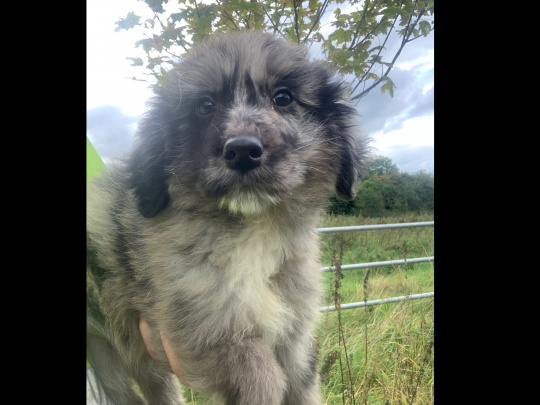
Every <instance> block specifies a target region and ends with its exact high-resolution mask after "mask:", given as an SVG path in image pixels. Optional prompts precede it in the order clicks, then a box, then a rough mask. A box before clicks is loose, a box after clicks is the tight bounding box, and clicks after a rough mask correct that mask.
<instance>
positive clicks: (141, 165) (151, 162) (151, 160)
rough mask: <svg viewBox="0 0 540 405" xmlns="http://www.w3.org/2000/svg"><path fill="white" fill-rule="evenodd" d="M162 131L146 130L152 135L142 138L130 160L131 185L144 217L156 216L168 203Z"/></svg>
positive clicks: (164, 144)
mask: <svg viewBox="0 0 540 405" xmlns="http://www.w3.org/2000/svg"><path fill="white" fill-rule="evenodd" d="M143 131H144V130H143ZM159 132H161V131H153V132H150V131H146V134H148V135H149V136H148V137H146V138H143V137H141V139H142V140H141V142H140V143H139V144H138V146H137V147H136V149H135V150H134V151H133V153H132V155H131V157H130V160H129V162H128V170H129V182H130V186H131V188H133V191H134V193H135V197H136V199H137V208H138V209H139V212H140V213H141V215H142V216H144V217H145V218H152V217H155V216H156V215H157V214H158V213H159V212H160V211H161V210H162V209H163V208H165V207H166V206H167V204H168V203H169V192H168V184H167V183H168V182H167V180H168V178H169V174H168V173H167V171H166V168H167V166H168V164H167V163H168V160H167V153H166V141H165V138H164V137H163V136H159V135H158V133H159Z"/></svg>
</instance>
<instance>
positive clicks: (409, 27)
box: [351, 9, 426, 100]
mask: <svg viewBox="0 0 540 405" xmlns="http://www.w3.org/2000/svg"><path fill="white" fill-rule="evenodd" d="M425 12H426V10H425V9H422V10H421V11H420V13H418V18H417V19H416V20H415V21H414V23H413V24H412V25H411V20H412V15H411V16H410V17H409V21H408V22H407V26H406V27H405V32H404V34H403V39H402V41H401V46H400V47H399V49H398V50H397V52H396V54H395V55H394V58H393V59H392V62H390V64H389V66H388V69H386V72H384V74H383V75H382V76H381V77H380V78H379V80H376V81H375V83H373V84H372V85H371V86H369V87H368V88H367V89H365V90H363V91H362V92H361V93H360V94H358V95H356V96H354V97H351V100H358V99H360V98H362V97H364V96H365V95H366V94H367V93H369V92H370V91H371V89H373V88H375V87H377V86H378V85H379V84H380V83H381V82H382V81H383V80H384V79H386V78H387V77H388V74H389V73H390V71H391V70H392V67H393V66H394V63H395V62H396V60H397V58H398V57H399V55H400V54H401V51H402V50H403V48H404V47H405V44H406V43H407V42H408V41H409V37H410V36H411V34H412V32H413V30H414V27H415V26H416V24H417V23H418V21H420V19H421V18H422V16H423V15H424V13H425ZM396 21H397V14H396V18H395V20H394V23H393V24H392V28H390V32H392V29H393V28H394V25H395V23H396ZM390 32H389V33H388V36H387V37H386V39H385V41H384V43H383V47H384V44H385V43H386V41H387V40H388V37H389V36H390ZM381 50H382V48H381V49H380V50H379V55H380V52H381ZM379 55H377V56H379ZM374 63H375V62H373V64H374ZM373 64H372V65H371V66H370V68H369V70H371V67H373ZM369 70H368V71H369ZM366 74H367V73H366ZM366 74H364V76H362V79H361V80H360V82H359V83H358V84H357V85H356V87H355V88H354V89H353V91H352V92H351V94H352V93H354V91H355V90H356V88H357V87H358V85H359V84H360V83H361V82H362V80H363V79H364V78H365V77H366Z"/></svg>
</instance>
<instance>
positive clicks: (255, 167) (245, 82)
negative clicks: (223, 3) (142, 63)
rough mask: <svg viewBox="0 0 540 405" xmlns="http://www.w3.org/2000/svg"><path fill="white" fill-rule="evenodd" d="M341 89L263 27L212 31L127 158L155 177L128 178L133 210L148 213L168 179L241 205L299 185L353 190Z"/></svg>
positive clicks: (263, 201) (244, 210)
mask: <svg viewBox="0 0 540 405" xmlns="http://www.w3.org/2000/svg"><path fill="white" fill-rule="evenodd" d="M342 92H343V90H342V88H341V86H340V85H339V83H336V82H334V81H333V80H332V77H331V74H330V73H329V72H328V71H327V70H326V69H325V68H324V67H323V66H322V65H320V64H316V63H313V62H310V61H309V60H308V59H307V57H306V56H305V51H304V50H302V49H301V48H299V47H296V46H293V45H290V44H288V43H286V42H285V41H283V40H276V39H275V38H274V37H272V36H270V35H263V34H257V35H246V34H243V35H242V34H240V35H233V36H222V37H217V38H216V39H214V40H213V41H211V42H209V43H207V44H205V45H204V46H202V47H200V48H199V49H197V50H195V51H193V52H191V53H190V54H189V55H188V56H187V57H186V58H185V59H184V60H183V61H182V62H181V63H180V64H179V65H178V67H177V68H176V69H175V70H173V71H172V72H170V74H169V75H168V78H167V81H166V82H165V83H163V85H162V86H161V87H160V88H159V89H158V90H157V97H156V99H155V100H154V108H153V109H152V110H151V112H150V114H149V115H148V116H147V118H146V120H145V122H144V123H143V125H142V126H141V128H142V130H141V135H142V138H141V143H140V145H139V148H138V152H136V153H135V155H134V156H135V159H134V162H135V166H136V169H138V172H139V173H140V174H141V173H144V174H145V175H146V176H147V179H151V181H152V182H153V184H152V185H150V184H143V183H144V181H142V182H141V181H140V180H139V182H138V181H137V180H134V185H135V189H136V193H137V192H139V197H142V198H141V200H140V201H143V202H144V201H146V202H147V204H146V209H147V214H148V215H145V212H144V209H142V208H144V207H142V206H141V204H139V208H140V209H141V212H143V215H145V216H153V215H155V214H156V213H157V212H159V210H161V209H162V208H163V207H164V206H165V205H166V204H167V203H168V202H169V196H170V194H171V191H172V190H174V189H177V190H180V191H181V193H184V194H185V193H186V192H188V193H197V194H199V196H200V198H204V199H206V200H207V201H213V202H215V204H217V206H218V207H219V208H220V209H225V210H228V211H230V212H232V213H241V214H244V215H249V214H256V213H260V212H262V211H264V210H266V209H268V208H269V207H271V206H273V205H276V204H279V203H280V202H282V201H283V200H284V199H285V198H288V196H291V195H293V194H295V193H303V194H305V193H306V190H307V186H309V187H311V188H315V189H317V188H318V191H319V192H321V193H324V190H325V189H326V188H328V187H332V188H333V187H336V189H337V191H338V194H339V195H340V196H342V197H343V198H347V199H349V198H352V197H353V196H354V191H353V186H354V182H355V180H356V176H357V171H358V165H357V161H358V159H359V149H357V148H358V145H357V144H355V143H354V141H353V139H352V137H351V136H350V135H349V131H350V126H351V117H352V116H353V114H354V112H353V109H352V108H350V107H348V106H347V105H346V104H344V103H343V102H342ZM160 145H161V146H160ZM145 151H146V152H145ZM137 164H138V167H137ZM142 177H144V176H142ZM146 183H148V181H147V182H146ZM158 183H163V184H164V185H163V186H162V187H161V188H159V187H157V184H158ZM175 185H177V187H176V186H175ZM175 187H176V188H175ZM149 190H150V191H149ZM152 194H155V195H152ZM142 205H144V204H142ZM148 207H150V209H149V210H148Z"/></svg>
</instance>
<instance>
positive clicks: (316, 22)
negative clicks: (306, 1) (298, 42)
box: [303, 0, 328, 43]
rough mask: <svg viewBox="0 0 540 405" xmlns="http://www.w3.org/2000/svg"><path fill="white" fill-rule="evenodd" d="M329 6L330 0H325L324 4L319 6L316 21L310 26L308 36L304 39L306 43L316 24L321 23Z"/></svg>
mask: <svg viewBox="0 0 540 405" xmlns="http://www.w3.org/2000/svg"><path fill="white" fill-rule="evenodd" d="M327 7H328V0H324V3H323V4H322V6H321V7H319V10H318V11H317V16H316V17H315V21H314V22H313V24H312V25H311V27H310V28H309V31H308V33H307V35H306V37H305V38H304V41H303V42H304V43H306V42H307V40H308V38H309V36H310V35H311V32H312V31H313V28H315V26H316V25H317V24H318V23H319V21H320V19H321V17H322V16H323V14H324V13H325V12H326V8H327Z"/></svg>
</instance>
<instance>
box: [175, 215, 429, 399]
mask: <svg viewBox="0 0 540 405" xmlns="http://www.w3.org/2000/svg"><path fill="white" fill-rule="evenodd" d="M432 220H433V214H409V215H398V216H393V217H386V218H362V217H350V216H335V215H328V216H325V217H324V218H322V221H321V224H320V227H333V226H353V225H372V224H382V223H404V222H420V221H432ZM433 233H434V229H433V227H420V228H400V229H391V230H376V231H359V232H346V233H328V234H321V248H322V249H321V250H322V252H321V254H322V261H323V266H330V265H332V266H334V265H336V264H337V265H338V266H337V267H339V265H340V264H341V263H342V264H352V263H365V262H372V261H386V260H396V259H404V258H409V259H410V258H415V257H425V256H433V255H434V240H433ZM337 276H338V277H336V273H335V272H333V273H324V275H323V283H324V286H325V291H324V294H323V297H322V299H321V306H328V305H335V301H336V299H338V300H339V302H340V303H342V304H343V303H348V302H358V301H368V300H373V299H378V298H388V297H395V296H402V295H408V294H416V293H423V292H430V291H433V288H434V270H433V263H418V264H412V265H411V264H409V265H406V266H405V265H404V266H394V267H379V268H371V269H356V270H346V271H342V274H341V275H339V274H338V275H337ZM336 297H337V298H336ZM316 340H317V343H318V346H319V364H318V366H319V371H320V374H321V390H322V395H323V404H325V405H367V404H370V405H379V404H380V405H393V404H403V405H405V404H406V405H412V404H417V405H424V404H433V403H434V397H433V383H434V370H433V364H434V360H433V359H434V349H433V341H434V310H433V298H424V299H420V300H414V301H401V302H398V303H391V304H382V305H377V306H369V307H363V308H355V309H348V310H342V311H339V312H337V311H336V312H326V313H323V314H321V317H320V319H319V323H318V325H317V330H316ZM184 397H185V400H186V404H189V405H199V404H203V403H206V402H204V401H203V400H202V398H203V397H202V396H200V395H199V394H195V393H193V392H192V391H191V390H189V389H185V390H184ZM254 405H255V404H254Z"/></svg>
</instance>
